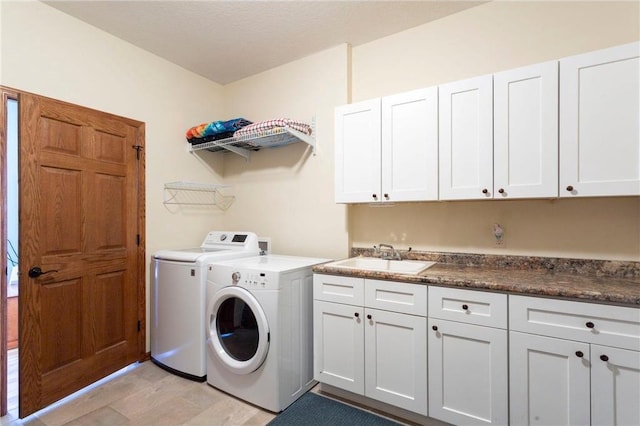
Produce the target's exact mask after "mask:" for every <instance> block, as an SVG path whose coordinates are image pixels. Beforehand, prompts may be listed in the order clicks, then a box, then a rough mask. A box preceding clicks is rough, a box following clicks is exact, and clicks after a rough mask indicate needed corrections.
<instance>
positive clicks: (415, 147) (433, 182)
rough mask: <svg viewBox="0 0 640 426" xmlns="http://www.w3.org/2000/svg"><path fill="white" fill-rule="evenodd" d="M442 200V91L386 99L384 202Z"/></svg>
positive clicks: (383, 162)
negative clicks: (440, 135) (440, 107)
mask: <svg viewBox="0 0 640 426" xmlns="http://www.w3.org/2000/svg"><path fill="white" fill-rule="evenodd" d="M437 199H438V88H437V87H431V88H427V89H421V90H415V91H412V92H407V93H401V94H398V95H393V96H387V97H384V98H382V200H383V201H424V200H437Z"/></svg>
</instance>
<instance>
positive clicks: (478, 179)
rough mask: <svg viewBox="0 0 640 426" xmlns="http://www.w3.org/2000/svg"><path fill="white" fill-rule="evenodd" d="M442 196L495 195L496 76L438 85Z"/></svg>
mask: <svg viewBox="0 0 640 426" xmlns="http://www.w3.org/2000/svg"><path fill="white" fill-rule="evenodd" d="M438 112H439V122H440V129H439V136H440V137H439V150H440V153H439V157H440V173H439V177H440V178H439V183H440V199H442V200H456V199H485V198H491V197H492V196H493V194H492V192H493V79H492V76H491V75H487V76H481V77H476V78H472V79H468V80H463V81H457V82H454V83H449V84H443V85H441V86H440V87H439V108H438Z"/></svg>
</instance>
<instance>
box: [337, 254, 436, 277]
mask: <svg viewBox="0 0 640 426" xmlns="http://www.w3.org/2000/svg"><path fill="white" fill-rule="evenodd" d="M435 264H436V262H427V261H422V260H385V259H380V258H377V257H352V258H349V259H345V260H339V261H337V262H331V263H327V264H326V265H325V266H328V267H333V268H345V269H361V270H365V271H381V272H395V273H399V274H412V275H417V274H419V273H420V272H422V271H424V270H425V269H428V268H430V267H432V266H433V265H435Z"/></svg>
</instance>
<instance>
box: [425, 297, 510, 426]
mask: <svg viewBox="0 0 640 426" xmlns="http://www.w3.org/2000/svg"><path fill="white" fill-rule="evenodd" d="M442 318H447V319H442ZM449 319H451V320H449ZM478 324H491V325H493V326H491V327H488V326H485V325H478ZM506 326H507V296H506V295H504V294H495V293H485V292H478V291H471V290H460V289H451V288H443V287H430V288H429V329H428V332H429V334H428V345H429V416H430V417H433V418H436V419H439V420H443V421H445V422H449V423H453V424H464V425H494V424H495V425H506V424H508V421H509V418H508V379H507V377H508V358H507V354H508V351H507V330H506Z"/></svg>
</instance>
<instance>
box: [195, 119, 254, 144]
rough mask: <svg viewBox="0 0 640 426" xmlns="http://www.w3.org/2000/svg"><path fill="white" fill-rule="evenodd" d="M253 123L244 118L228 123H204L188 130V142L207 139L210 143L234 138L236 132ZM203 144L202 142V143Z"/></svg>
mask: <svg viewBox="0 0 640 426" xmlns="http://www.w3.org/2000/svg"><path fill="white" fill-rule="evenodd" d="M251 123H252V122H251V121H249V120H245V119H244V118H234V119H233V120H228V121H213V122H211V123H202V124H200V125H198V126H194V127H192V128H190V129H189V130H187V140H189V142H191V141H192V139H195V140H198V139H205V138H207V139H208V140H207V141H206V142H208V141H212V140H217V139H223V138H229V137H232V136H233V134H234V132H236V131H237V130H239V129H242V128H243V127H245V126H248V125H250V124H251ZM201 142H202V141H201Z"/></svg>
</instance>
